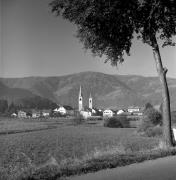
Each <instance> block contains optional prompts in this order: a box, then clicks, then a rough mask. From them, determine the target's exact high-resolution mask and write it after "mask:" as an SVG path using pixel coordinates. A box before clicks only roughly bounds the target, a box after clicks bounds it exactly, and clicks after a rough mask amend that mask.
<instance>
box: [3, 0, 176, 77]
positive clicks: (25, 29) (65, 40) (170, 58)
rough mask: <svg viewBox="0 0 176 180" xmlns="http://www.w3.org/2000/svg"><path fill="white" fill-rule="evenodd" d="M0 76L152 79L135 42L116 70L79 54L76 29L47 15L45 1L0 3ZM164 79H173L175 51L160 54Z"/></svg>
mask: <svg viewBox="0 0 176 180" xmlns="http://www.w3.org/2000/svg"><path fill="white" fill-rule="evenodd" d="M0 1H1V2H0V6H1V9H0V16H1V19H0V23H1V24H0V33H1V36H0V42H1V44H0V49H1V51H0V53H1V56H0V58H1V59H0V60H1V61H0V76H1V77H23V76H59V75H65V74H70V73H75V72H81V71H98V72H104V73H108V74H137V75H144V76H155V75H156V68H155V63H154V59H153V55H152V50H151V48H150V47H149V46H147V45H143V44H142V43H141V42H138V41H134V42H133V46H132V49H131V56H130V57H126V61H125V63H123V64H122V65H119V67H118V69H116V68H114V67H111V66H110V65H109V64H104V59H103V58H98V57H96V58H94V57H92V55H91V53H90V52H86V53H85V51H84V50H83V46H82V44H81V43H79V40H78V39H76V38H75V37H74V35H75V32H76V27H75V26H73V25H72V24H70V23H69V22H67V21H65V20H63V19H62V18H60V17H55V16H54V15H53V14H51V12H50V8H49V7H48V3H49V2H50V0H0ZM161 53H162V58H163V63H164V65H165V66H166V67H167V68H168V69H169V71H168V76H170V77H174V78H176V70H175V69H176V47H168V48H164V49H161Z"/></svg>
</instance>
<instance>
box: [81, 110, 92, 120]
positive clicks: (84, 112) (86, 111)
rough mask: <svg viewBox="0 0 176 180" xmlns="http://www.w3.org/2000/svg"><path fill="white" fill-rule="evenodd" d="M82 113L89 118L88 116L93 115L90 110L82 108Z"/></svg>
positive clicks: (85, 117)
mask: <svg viewBox="0 0 176 180" xmlns="http://www.w3.org/2000/svg"><path fill="white" fill-rule="evenodd" d="M80 114H81V115H82V116H83V118H84V119H87V118H88V117H91V116H92V113H91V111H89V110H84V111H83V110H82V111H80Z"/></svg>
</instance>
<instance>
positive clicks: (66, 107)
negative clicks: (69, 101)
mask: <svg viewBox="0 0 176 180" xmlns="http://www.w3.org/2000/svg"><path fill="white" fill-rule="evenodd" d="M63 107H64V108H65V109H66V110H73V108H72V107H71V106H67V105H66V106H63Z"/></svg>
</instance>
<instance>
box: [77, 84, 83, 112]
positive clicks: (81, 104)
mask: <svg viewBox="0 0 176 180" xmlns="http://www.w3.org/2000/svg"><path fill="white" fill-rule="evenodd" d="M78 98H79V99H78V110H79V111H81V110H83V97H82V91H81V86H80V89H79V97H78Z"/></svg>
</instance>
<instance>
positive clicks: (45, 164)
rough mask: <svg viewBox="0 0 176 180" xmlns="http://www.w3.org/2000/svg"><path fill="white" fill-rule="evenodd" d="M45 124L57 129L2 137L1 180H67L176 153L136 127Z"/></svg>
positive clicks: (0, 153)
mask: <svg viewBox="0 0 176 180" xmlns="http://www.w3.org/2000/svg"><path fill="white" fill-rule="evenodd" d="M13 123H15V122H13ZM17 123H18V122H17ZM30 123H31V122H30ZM35 123H37V122H34V124H35ZM45 123H46V124H47V125H48V126H49V125H51V126H52V125H53V124H54V123H55V125H56V128H55V129H48V130H45V131H36V132H27V133H17V134H7V135H1V136H0V144H1V146H0V179H3V180H6V179H7V180H22V179H23V180H25V179H30V180H32V179H33V180H38V179H55V180H56V179H64V178H65V177H69V176H71V175H77V174H82V173H87V172H94V171H98V170H101V169H105V168H114V167H118V166H125V165H128V164H131V163H136V162H142V161H144V160H147V159H155V158H158V157H164V156H167V155H175V154H176V149H174V148H173V149H169V150H165V149H163V147H162V143H160V138H158V137H157V138H154V137H150V138H149V137H142V136H140V135H138V134H136V133H135V129H133V128H129V129H128V128H123V129H115V128H105V127H103V126H100V124H101V122H99V123H100V124H97V125H96V124H80V125H78V126H75V125H74V124H69V123H68V122H65V119H64V120H63V121H62V123H63V124H60V121H56V122H55V120H53V121H52V120H47V122H45ZM41 124H43V121H42V122H41ZM68 124H69V125H68Z"/></svg>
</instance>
